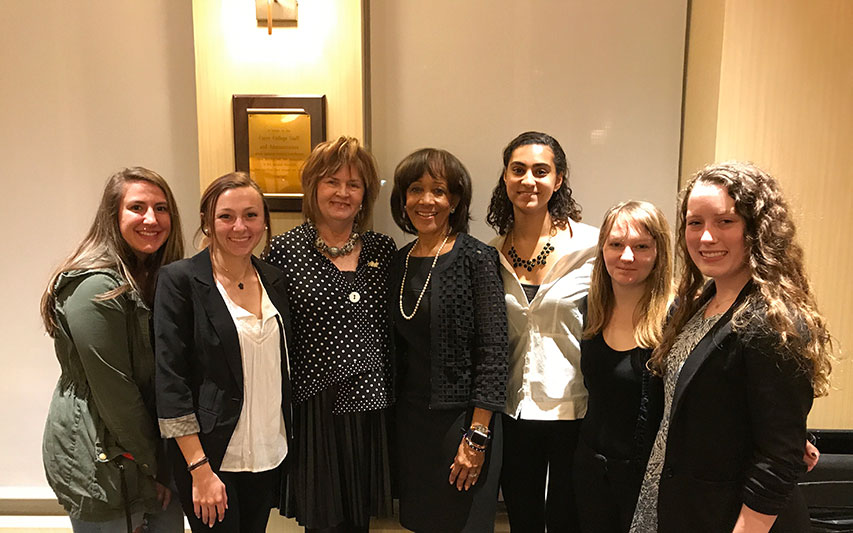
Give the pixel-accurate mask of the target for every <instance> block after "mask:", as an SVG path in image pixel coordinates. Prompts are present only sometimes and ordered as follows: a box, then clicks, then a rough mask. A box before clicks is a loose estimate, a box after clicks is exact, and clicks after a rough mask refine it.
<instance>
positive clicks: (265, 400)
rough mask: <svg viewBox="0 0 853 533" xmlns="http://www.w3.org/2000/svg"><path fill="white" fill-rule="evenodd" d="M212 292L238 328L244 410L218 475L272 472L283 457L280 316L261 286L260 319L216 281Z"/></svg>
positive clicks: (283, 432)
mask: <svg viewBox="0 0 853 533" xmlns="http://www.w3.org/2000/svg"><path fill="white" fill-rule="evenodd" d="M256 275H257V274H256ZM258 281H259V282H260V277H259V278H258ZM216 288H217V289H219V293H220V294H221V295H222V299H223V300H225V305H226V306H227V307H228V312H229V313H231V318H232V319H233V320H234V325H235V326H236V328H237V337H238V338H239V340H240V355H241V357H240V358H241V360H242V361H243V408H242V410H241V411H240V418H239V419H238V420H237V426H236V427H235V428H234V433H233V434H232V435H231V440H230V441H229V442H228V448H227V449H226V450H225V457H224V458H223V459H222V470H224V471H227V472H263V471H265V470H271V469H273V468H275V467H277V466H278V465H279V464H281V462H282V461H283V460H284V457H285V456H286V455H287V438H286V436H285V435H286V434H285V428H284V415H283V413H282V411H281V340H280V337H279V322H278V319H277V318H276V317H277V316H278V315H279V312H278V310H277V309H276V308H275V306H274V305H273V303H272V301H271V300H270V298H269V295H268V294H267V290H266V288H264V286H263V283H261V291H262V294H261V318H258V317H256V316H255V315H253V314H252V313H250V312H249V311H246V310H245V309H243V308H242V307H240V306H239V305H237V304H235V303H234V302H233V301H232V300H231V298H229V297H228V293H227V292H226V291H225V287H223V286H222V284H221V283H219V281H217V282H216ZM282 334H283V332H282ZM285 346H287V345H286V343H285ZM285 349H287V348H285Z"/></svg>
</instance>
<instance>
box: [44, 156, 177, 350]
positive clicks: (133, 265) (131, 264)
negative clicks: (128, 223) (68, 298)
mask: <svg viewBox="0 0 853 533" xmlns="http://www.w3.org/2000/svg"><path fill="white" fill-rule="evenodd" d="M135 181H142V182H147V183H151V184H153V185H156V186H157V187H159V188H160V189H161V190H162V191H163V194H164V195H165V196H166V203H167V204H168V209H169V218H170V219H171V229H170V230H169V236H168V237H167V238H166V242H164V243H163V246H161V247H160V249H159V250H157V251H156V252H154V253H153V254H151V255H150V256H148V257H147V258H146V259H145V261H144V262H143V263H142V264H139V260H138V259H137V258H136V254H134V253H133V249H132V248H131V247H130V245H129V244H127V241H125V240H124V237H122V235H121V229H120V228H119V212H120V211H121V202H122V200H123V199H124V193H125V190H126V189H127V185H128V184H130V183H133V182H135ZM183 256H184V237H183V233H182V232H181V217H180V215H179V214H178V206H177V204H176V203H175V197H174V196H173V195H172V190H171V189H170V188H169V184H168V183H166V180H164V179H163V177H162V176H160V175H159V174H157V173H156V172H154V171H152V170H148V169H147V168H143V167H132V168H126V169H124V170H121V171H119V172H116V173H115V174H113V175H112V176H110V178H109V179H108V180H107V183H106V185H105V186H104V193H103V194H102V195H101V203H100V204H99V205H98V211H97V212H96V213H95V220H94V221H92V226H91V227H90V228H89V232H88V233H86V236H85V237H84V238H83V241H82V242H81V243H80V244H79V245H77V248H76V249H75V250H74V252H72V253H71V255H69V256H68V257H67V258H66V259H65V261H63V262H62V264H61V265H60V266H59V268H57V269H56V271H54V273H53V274H52V275H51V276H50V281H49V282H48V284H47V288H46V289H45V291H44V293H43V294H42V297H41V303H40V306H39V307H40V310H41V318H42V322H44V329H45V331H47V334H48V335H50V336H51V337H54V336H55V335H56V333H57V331H58V329H59V325H58V324H57V322H56V281H57V279H59V276H60V275H61V274H63V273H65V272H70V271H72V270H92V269H98V268H109V269H113V270H116V271H118V273H119V274H121V276H122V278H124V281H125V282H124V283H123V284H121V285H120V286H118V287H116V288H115V289H113V290H111V291H107V292H105V293H104V294H100V295H98V300H111V299H113V298H116V297H117V296H120V295H122V294H124V293H125V292H127V291H130V290H135V291H137V292H138V293H139V294H140V295H141V296H142V298H143V299H144V300H146V301H147V302H148V303H150V302H151V300H152V297H153V294H152V293H153V289H154V281H155V279H156V277H157V272H158V271H159V270H160V267H161V266H163V265H166V264H168V263H171V262H172V261H177V260H178V259H181V258H183ZM140 269H142V270H144V271H145V272H146V273H147V276H146V283H144V284H141V283H139V280H137V279H136V278H135V277H134V275H133V272H139V270H140Z"/></svg>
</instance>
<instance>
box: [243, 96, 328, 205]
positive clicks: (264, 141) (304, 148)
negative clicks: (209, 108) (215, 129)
mask: <svg viewBox="0 0 853 533" xmlns="http://www.w3.org/2000/svg"><path fill="white" fill-rule="evenodd" d="M232 103H233V112H234V166H235V167H236V170H241V171H243V172H248V173H249V175H250V176H251V177H252V179H254V180H255V181H256V182H257V183H258V185H260V187H261V189H262V190H263V191H264V198H265V199H266V202H267V205H269V207H270V209H271V210H273V211H301V210H302V185H301V179H300V174H301V172H302V165H303V163H304V162H305V160H306V159H307V158H308V156H309V155H310V154H311V150H313V149H314V147H315V146H317V145H318V144H320V143H321V142H323V141H325V140H326V97H325V96H276V95H251V94H249V95H246V94H242V95H241V94H235V95H234V97H233V99H232Z"/></svg>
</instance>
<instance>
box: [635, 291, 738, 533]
mask: <svg viewBox="0 0 853 533" xmlns="http://www.w3.org/2000/svg"><path fill="white" fill-rule="evenodd" d="M707 306H708V304H707V303H705V305H703V306H702V307H701V308H699V310H698V311H696V313H695V314H694V315H693V316H692V317H691V318H690V320H689V321H688V322H687V324H686V325H685V326H684V329H683V330H682V331H681V333H679V334H678V337H677V338H676V339H675V343H674V344H673V345H672V350H670V352H669V354H668V355H667V357H666V361H665V369H664V377H663V386H664V406H663V419H662V420H661V424H660V429H659V430H658V434H657V437H656V438H655V442H654V445H653V446H652V453H651V456H650V457H649V463H648V465H647V466H646V475H645V477H643V485H642V487H641V488H640V498H639V500H638V501H637V508H636V509H635V511H634V519H633V521H632V522H631V533H648V532H650V531H657V530H658V489H659V483H660V476H661V472H662V470H663V463H664V459H665V458H666V438H667V435H668V434H669V422H670V417H671V414H672V413H671V410H672V399H673V396H674V395H675V385H676V384H677V383H678V376H679V375H680V374H681V368H682V367H683V366H684V362H685V361H687V358H688V356H689V355H690V353H691V352H692V351H693V348H695V347H696V345H697V344H699V341H701V340H702V338H703V337H704V336H705V334H707V333H708V331H710V329H711V328H712V327H714V324H716V323H717V320H719V319H720V316H722V315H713V316H710V317H708V318H705V317H704V314H705V308H706V307H707Z"/></svg>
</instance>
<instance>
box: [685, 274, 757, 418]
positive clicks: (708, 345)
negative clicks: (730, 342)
mask: <svg viewBox="0 0 853 533" xmlns="http://www.w3.org/2000/svg"><path fill="white" fill-rule="evenodd" d="M751 288H752V281H749V282H747V284H746V285H745V286H744V288H743V289H741V291H740V293H739V294H738V297H737V298H736V299H735V302H734V303H733V304H732V305H731V307H729V308H728V309H727V310H726V312H725V313H723V316H721V317H720V319H719V320H718V321H717V323H716V324H714V326H713V327H712V328H711V329H710V330H709V331H708V333H706V334H705V336H704V337H702V340H700V341H699V344H697V345H696V347H695V348H693V351H691V352H690V355H689V356H688V357H687V360H686V361H684V366H682V367H681V372H680V373H679V374H678V381H677V382H676V384H675V392H674V393H673V398H672V408H671V409H670V420H672V419H673V418H674V415H675V413H676V411H677V410H678V405H679V404H680V403H681V399H682V398H683V397H684V391H685V390H686V389H687V387H688V386H689V385H690V382H691V381H692V380H693V378H694V377H695V376H696V373H697V372H698V371H699V369H700V368H702V365H703V364H704V363H705V361H706V360H707V359H708V357H709V356H710V355H711V354H712V353H713V352H714V350H715V349H716V348H717V347H718V346H720V345H721V344H722V342H723V340H724V339H725V338H726V336H727V335H729V334H730V333H731V332H732V316H733V315H734V311H735V309H737V308H738V307H740V304H741V303H742V302H743V300H744V298H746V296H747V295H748V294H749V293H750V292H751ZM715 290H716V289H715V288H714V286H713V285H711V286H710V287H709V288H708V289H707V290H706V292H705V294H703V295H702V297H701V298H702V299H703V300H705V301H707V300H709V299H710V298H711V297H712V296H713V295H714V292H715ZM703 303H704V302H703Z"/></svg>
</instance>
